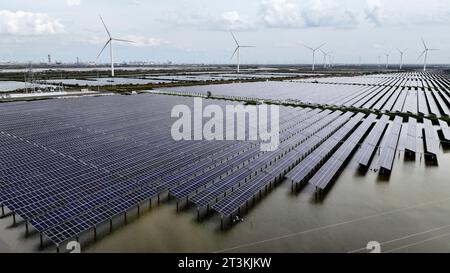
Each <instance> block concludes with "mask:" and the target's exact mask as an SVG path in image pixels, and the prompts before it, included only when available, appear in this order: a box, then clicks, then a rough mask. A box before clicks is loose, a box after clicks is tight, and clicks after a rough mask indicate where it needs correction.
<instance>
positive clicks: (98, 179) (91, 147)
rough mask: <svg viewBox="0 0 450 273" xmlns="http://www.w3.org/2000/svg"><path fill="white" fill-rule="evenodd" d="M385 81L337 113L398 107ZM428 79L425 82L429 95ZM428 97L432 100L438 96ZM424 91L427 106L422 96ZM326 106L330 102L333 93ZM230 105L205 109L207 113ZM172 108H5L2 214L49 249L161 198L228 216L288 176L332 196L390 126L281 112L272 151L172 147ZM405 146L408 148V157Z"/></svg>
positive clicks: (386, 164)
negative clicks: (342, 176) (339, 179)
mask: <svg viewBox="0 0 450 273" xmlns="http://www.w3.org/2000/svg"><path fill="white" fill-rule="evenodd" d="M404 76H405V77H409V75H404ZM386 77H387V78H386V79H384V78H381V79H382V81H383V82H384V84H381V85H380V84H373V85H367V86H363V89H361V90H358V89H359V88H361V86H358V85H355V86H353V87H352V88H351V90H349V91H348V94H347V96H346V99H345V103H346V105H348V106H353V105H357V106H358V107H363V108H364V107H384V106H385V105H386V104H387V103H388V102H389V101H391V99H385V97H386V96H389V97H393V96H395V95H398V96H400V95H401V94H402V93H403V94H405V99H406V96H407V94H409V92H410V91H412V90H405V91H398V90H397V89H396V86H397V83H396V82H395V81H394V80H393V79H392V78H389V77H390V76H386ZM394 78H395V77H394ZM367 81H369V82H370V81H376V82H379V81H380V79H375V80H374V79H371V78H367ZM402 81H403V80H402ZM432 81H433V80H432V79H430V80H427V81H426V82H430V83H429V84H430V85H429V86H432ZM403 83H404V81H403ZM290 84H294V85H295V84H298V83H290ZM342 85H343V86H344V87H345V88H346V89H347V90H348V87H347V86H346V84H345V83H343V84H342ZM379 85H380V86H382V87H383V88H382V89H381V91H380V90H379V89H378V87H379ZM403 85H404V86H403V87H402V88H405V89H408V88H409V87H408V86H406V85H405V84H403ZM429 88H431V89H432V90H433V91H432V92H433V94H431V97H436V94H434V92H437V91H436V90H440V89H439V88H438V87H436V88H434V87H433V88H432V87H429ZM419 91H420V90H419ZM419 91H417V90H414V92H411V94H415V93H417V92H419ZM424 92H425V94H424V96H423V97H422V99H423V98H424V99H425V100H424V101H427V100H429V97H428V96H429V95H430V94H428V95H427V93H426V92H431V91H429V90H428V91H424ZM323 96H324V99H325V97H326V96H325V95H323ZM414 96H415V95H413V98H414ZM418 96H419V95H418ZM420 96H421V95H420ZM369 97H370V98H369ZM328 98H330V99H332V100H333V103H338V100H339V98H338V96H337V95H336V96H328ZM366 98H367V99H368V100H367V99H366ZM441 98H444V97H441ZM409 100H410V103H411V104H412V102H413V99H409ZM442 100H444V99H442ZM380 102H382V103H380ZM230 103H231V102H224V101H218V100H204V104H205V106H206V105H208V104H219V105H220V106H221V107H224V106H225V105H226V104H230ZM178 104H186V105H188V106H191V107H192V104H193V101H192V98H183V97H171V96H162V95H139V96H110V97H99V98H93V97H91V98H87V97H85V98H78V99H70V100H69V99H67V100H53V101H40V102H31V103H26V104H25V103H13V104H5V105H2V108H0V115H1V117H2V118H1V119H0V154H1V155H2V156H1V157H0V177H1V178H0V204H1V205H2V206H5V207H7V208H8V209H9V210H11V211H12V212H13V213H14V215H18V216H20V217H21V218H22V219H23V220H24V221H25V222H26V223H28V224H30V225H31V226H32V227H33V228H35V229H36V230H37V231H38V232H39V233H41V234H43V235H45V236H46V237H47V238H48V239H49V241H51V242H53V243H55V244H61V243H63V242H65V241H67V240H68V239H71V238H73V237H75V236H78V235H79V234H81V233H83V232H85V231H88V230H91V229H96V227H97V226H99V225H101V224H102V223H104V222H107V221H111V220H112V219H113V218H114V217H116V216H120V215H124V214H126V213H127V211H128V210H130V209H132V208H135V207H136V206H139V205H140V204H143V203H146V202H148V201H151V200H152V199H154V198H155V199H156V198H158V200H159V198H160V196H161V195H163V194H169V195H170V196H171V197H172V198H175V199H177V200H178V201H181V200H187V201H188V202H189V203H191V204H194V205H196V206H197V207H198V208H205V207H206V208H208V209H209V208H212V209H213V210H214V211H216V212H218V213H220V214H222V215H223V216H230V215H232V214H233V213H235V212H236V211H237V210H239V208H240V207H242V206H243V205H245V204H247V203H248V202H249V201H250V200H251V199H252V198H255V196H257V195H258V194H259V196H261V194H262V193H263V192H267V191H268V189H270V188H271V187H272V186H273V185H274V184H275V183H277V182H280V181H283V180H284V179H286V178H287V180H290V181H292V183H293V184H295V185H298V184H302V183H305V182H308V181H309V183H311V184H313V185H315V186H317V187H318V188H320V189H325V188H327V187H329V185H330V182H331V181H332V180H333V178H334V177H336V176H337V175H338V173H339V171H340V170H342V169H343V168H344V165H345V163H346V162H347V161H348V160H350V159H351V155H352V154H353V152H355V151H356V150H357V147H358V146H359V145H360V143H362V145H361V147H360V149H359V150H358V152H357V155H356V157H355V159H356V160H357V162H359V164H360V165H364V166H368V165H369V163H370V159H371V158H372V156H373V154H374V152H375V150H376V149H377V147H378V145H379V143H380V141H381V140H382V138H383V134H384V132H385V130H386V127H387V126H388V124H389V117H388V116H386V115H381V117H380V118H377V116H376V115H373V114H370V115H367V116H366V114H363V113H354V112H350V111H332V110H322V109H319V108H315V109H314V108H313V107H311V108H309V107H304V108H301V107H280V126H279V127H280V136H279V139H280V144H279V147H278V149H277V150H276V151H273V152H263V151H261V149H260V144H261V142H260V141H205V140H185V141H175V140H173V138H172V136H171V135H170V131H171V126H172V125H173V122H174V119H171V118H170V109H172V108H173V106H174V105H178ZM400 104H401V103H398V105H400ZM403 104H404V101H403ZM403 104H402V105H401V107H402V109H403V107H404V105H403ZM395 105H397V100H396V102H395V103H392V107H394V106H395ZM408 107H409V106H408ZM418 107H419V108H417V109H420V106H418ZM427 107H428V109H429V111H430V112H433V109H434V110H436V109H435V107H434V106H428V104H427ZM410 108H411V109H413V108H414V107H410ZM422 108H423V107H422ZM436 108H437V109H439V111H442V108H440V106H439V105H436ZM374 123H375V125H373V124H374ZM372 125H373V127H372ZM440 127H441V130H442V134H443V135H444V138H445V137H446V136H447V138H448V130H449V129H448V124H447V123H445V122H444V121H440ZM250 128H251V127H249V128H246V133H247V134H250ZM401 128H402V118H400V117H395V119H394V121H393V122H392V124H390V126H389V131H388V133H387V134H386V135H385V136H384V138H385V141H384V142H383V143H384V146H383V149H382V151H381V154H380V165H381V166H382V167H383V168H385V169H389V170H391V169H392V166H393V160H394V156H395V151H396V149H397V143H398V139H399V136H400V130H401ZM414 128H417V121H416V120H415V119H412V118H410V119H409V122H408V134H407V138H408V139H410V138H411V139H412V138H414V139H415V138H416V137H414V132H415V131H416V130H417V129H414ZM227 130H229V129H228V128H226V130H224V134H226V133H227ZM232 130H234V129H233V128H232ZM424 133H425V143H426V152H427V153H437V152H438V149H439V138H438V136H437V133H436V129H435V128H434V127H433V125H432V124H431V121H430V120H427V119H425V121H424ZM408 142H409V140H408V141H407V143H406V147H407V149H413V146H414V145H413V143H412V142H411V143H409V144H408ZM416 144H417V143H416Z"/></svg>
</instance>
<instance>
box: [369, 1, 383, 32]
mask: <svg viewBox="0 0 450 273" xmlns="http://www.w3.org/2000/svg"><path fill="white" fill-rule="evenodd" d="M367 6H368V7H367V8H366V10H365V15H366V18H365V19H367V21H368V22H370V23H373V24H375V25H377V26H379V25H381V24H382V21H383V17H384V14H383V10H382V9H381V2H380V1H379V0H369V1H367Z"/></svg>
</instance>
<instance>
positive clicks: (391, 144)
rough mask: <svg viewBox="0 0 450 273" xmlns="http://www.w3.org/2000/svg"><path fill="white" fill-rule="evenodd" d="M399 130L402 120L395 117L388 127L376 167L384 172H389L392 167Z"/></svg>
mask: <svg viewBox="0 0 450 273" xmlns="http://www.w3.org/2000/svg"><path fill="white" fill-rule="evenodd" d="M401 129H402V118H401V117H398V116H397V117H395V119H394V122H393V123H392V124H391V125H390V129H389V133H388V135H387V139H386V142H385V143H384V146H383V148H382V149H381V155H380V160H379V161H378V165H379V166H380V167H381V168H382V169H383V170H385V171H391V170H392V166H393V165H394V158H395V152H396V150H397V145H398V140H399V137H400V131H401Z"/></svg>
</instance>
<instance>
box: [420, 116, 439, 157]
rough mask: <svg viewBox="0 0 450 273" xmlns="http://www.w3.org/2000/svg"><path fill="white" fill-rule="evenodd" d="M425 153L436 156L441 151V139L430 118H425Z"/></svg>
mask: <svg viewBox="0 0 450 273" xmlns="http://www.w3.org/2000/svg"><path fill="white" fill-rule="evenodd" d="M423 123H424V133H425V136H424V138H425V153H427V154H431V155H433V156H436V155H437V154H438V152H439V139H438V137H437V134H436V130H435V129H434V127H433V124H432V123H431V121H430V120H429V119H424V120H423Z"/></svg>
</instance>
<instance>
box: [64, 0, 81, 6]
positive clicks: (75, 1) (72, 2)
mask: <svg viewBox="0 0 450 273" xmlns="http://www.w3.org/2000/svg"><path fill="white" fill-rule="evenodd" d="M66 3H67V5H68V6H69V7H76V6H79V5H81V0H66Z"/></svg>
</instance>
